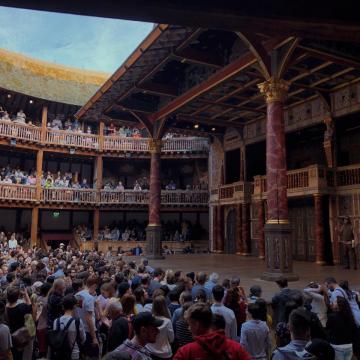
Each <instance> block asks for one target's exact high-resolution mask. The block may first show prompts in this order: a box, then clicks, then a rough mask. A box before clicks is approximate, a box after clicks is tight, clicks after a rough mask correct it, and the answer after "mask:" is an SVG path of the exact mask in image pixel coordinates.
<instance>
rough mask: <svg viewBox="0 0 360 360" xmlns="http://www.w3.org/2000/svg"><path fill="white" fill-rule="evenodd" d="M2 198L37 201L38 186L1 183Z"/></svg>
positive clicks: (0, 193)
mask: <svg viewBox="0 0 360 360" xmlns="http://www.w3.org/2000/svg"><path fill="white" fill-rule="evenodd" d="M0 199H2V200H22V201H35V200H36V186H31V185H18V184H2V183H0Z"/></svg>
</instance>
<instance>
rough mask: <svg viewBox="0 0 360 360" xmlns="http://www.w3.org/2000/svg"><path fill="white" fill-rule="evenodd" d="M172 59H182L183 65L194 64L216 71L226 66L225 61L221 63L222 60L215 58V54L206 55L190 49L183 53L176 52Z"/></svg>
mask: <svg viewBox="0 0 360 360" xmlns="http://www.w3.org/2000/svg"><path fill="white" fill-rule="evenodd" d="M172 57H174V58H177V59H180V60H181V62H182V63H184V62H185V63H193V64H198V65H204V66H208V67H211V68H215V69H219V68H221V67H222V66H223V65H224V64H223V62H224V61H221V59H220V58H217V57H216V56H214V54H213V53H205V52H203V51H198V50H195V49H190V48H187V49H185V50H183V51H181V52H174V53H173V54H172Z"/></svg>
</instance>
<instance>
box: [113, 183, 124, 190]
mask: <svg viewBox="0 0 360 360" xmlns="http://www.w3.org/2000/svg"><path fill="white" fill-rule="evenodd" d="M115 190H116V191H124V190H125V188H124V185H123V183H122V182H121V181H119V183H118V184H117V185H116V188H115Z"/></svg>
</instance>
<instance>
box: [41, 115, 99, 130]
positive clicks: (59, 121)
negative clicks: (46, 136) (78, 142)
mask: <svg viewBox="0 0 360 360" xmlns="http://www.w3.org/2000/svg"><path fill="white" fill-rule="evenodd" d="M47 128H48V129H51V130H65V131H71V132H75V133H86V134H92V133H93V131H92V129H91V126H85V124H80V122H79V121H78V120H77V118H75V117H67V118H66V119H65V116H64V115H63V114H56V115H55V116H54V117H53V119H52V120H51V121H50V122H48V124H47Z"/></svg>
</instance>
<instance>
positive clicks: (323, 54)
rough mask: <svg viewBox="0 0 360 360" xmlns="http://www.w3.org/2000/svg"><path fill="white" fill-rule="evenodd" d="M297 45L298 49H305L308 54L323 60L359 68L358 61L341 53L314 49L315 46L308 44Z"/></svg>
mask: <svg viewBox="0 0 360 360" xmlns="http://www.w3.org/2000/svg"><path fill="white" fill-rule="evenodd" d="M298 47H299V48H300V49H303V50H305V51H306V52H307V53H308V54H310V55H312V56H314V57H316V58H318V59H322V60H325V61H332V62H334V63H336V64H339V65H344V66H349V67H353V68H355V69H358V70H360V62H359V61H356V60H353V59H349V58H347V57H344V56H341V55H337V54H331V53H329V52H327V51H325V50H320V49H316V48H313V47H310V46H303V45H298Z"/></svg>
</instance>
